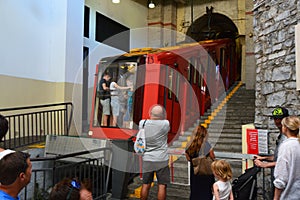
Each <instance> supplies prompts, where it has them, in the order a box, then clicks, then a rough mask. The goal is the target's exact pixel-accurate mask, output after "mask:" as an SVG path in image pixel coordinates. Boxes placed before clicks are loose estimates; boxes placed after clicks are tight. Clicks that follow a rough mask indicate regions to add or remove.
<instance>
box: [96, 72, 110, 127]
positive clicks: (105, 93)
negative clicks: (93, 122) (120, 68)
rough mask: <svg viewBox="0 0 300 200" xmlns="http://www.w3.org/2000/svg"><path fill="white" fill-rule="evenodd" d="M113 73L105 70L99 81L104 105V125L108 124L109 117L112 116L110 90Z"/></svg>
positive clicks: (101, 100) (101, 101) (101, 99)
mask: <svg viewBox="0 0 300 200" xmlns="http://www.w3.org/2000/svg"><path fill="white" fill-rule="evenodd" d="M110 79H111V75H110V74H109V73H108V72H104V74H103V77H102V79H101V80H100V82H99V92H100V103H101V105H102V114H103V120H102V125H103V126H107V125H108V118H109V116H110V92H109V84H110V83H109V80H110Z"/></svg>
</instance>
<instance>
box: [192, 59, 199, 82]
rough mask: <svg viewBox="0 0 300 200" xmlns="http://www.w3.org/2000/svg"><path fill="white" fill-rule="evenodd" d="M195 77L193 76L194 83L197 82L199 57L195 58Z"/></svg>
mask: <svg viewBox="0 0 300 200" xmlns="http://www.w3.org/2000/svg"><path fill="white" fill-rule="evenodd" d="M193 60H194V78H193V83H194V84H196V83H197V74H198V73H197V70H196V69H197V66H198V59H197V58H194V59H193Z"/></svg>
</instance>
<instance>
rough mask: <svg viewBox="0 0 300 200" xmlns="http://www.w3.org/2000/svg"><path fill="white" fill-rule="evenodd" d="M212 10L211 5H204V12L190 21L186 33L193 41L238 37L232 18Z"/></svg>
mask: <svg viewBox="0 0 300 200" xmlns="http://www.w3.org/2000/svg"><path fill="white" fill-rule="evenodd" d="M212 11H213V7H211V8H210V9H209V8H207V7H206V14H205V15H203V16H202V17H200V18H198V19H196V20H195V21H194V22H193V23H192V25H191V26H190V27H189V29H188V31H187V33H186V35H187V36H188V37H190V38H192V39H193V40H195V41H201V40H207V39H220V38H233V39H236V38H238V37H239V33H238V29H237V27H236V26H235V24H234V23H233V22H232V20H231V19H230V18H228V17H227V16H225V15H222V14H219V13H213V12H212Z"/></svg>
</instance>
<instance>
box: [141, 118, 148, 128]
mask: <svg viewBox="0 0 300 200" xmlns="http://www.w3.org/2000/svg"><path fill="white" fill-rule="evenodd" d="M146 121H147V119H145V121H144V123H143V126H142V128H144V126H145V124H146Z"/></svg>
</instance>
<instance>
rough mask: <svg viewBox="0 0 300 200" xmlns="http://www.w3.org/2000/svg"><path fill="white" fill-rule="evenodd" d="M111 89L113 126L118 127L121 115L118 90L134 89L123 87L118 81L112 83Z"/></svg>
mask: <svg viewBox="0 0 300 200" xmlns="http://www.w3.org/2000/svg"><path fill="white" fill-rule="evenodd" d="M109 89H110V95H111V99H110V104H111V108H112V114H113V121H112V126H117V120H118V116H119V113H120V101H119V95H120V94H119V91H118V90H127V89H132V86H126V87H123V86H120V85H118V84H117V83H116V81H115V80H113V81H112V82H111V83H110V86H109Z"/></svg>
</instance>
